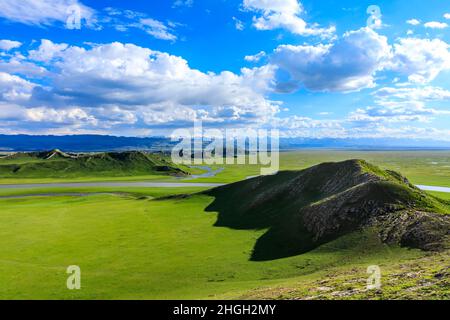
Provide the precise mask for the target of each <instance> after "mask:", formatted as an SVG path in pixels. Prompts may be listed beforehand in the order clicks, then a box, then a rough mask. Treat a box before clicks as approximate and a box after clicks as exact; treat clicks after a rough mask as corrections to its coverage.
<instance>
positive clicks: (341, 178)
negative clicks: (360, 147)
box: [207, 160, 450, 260]
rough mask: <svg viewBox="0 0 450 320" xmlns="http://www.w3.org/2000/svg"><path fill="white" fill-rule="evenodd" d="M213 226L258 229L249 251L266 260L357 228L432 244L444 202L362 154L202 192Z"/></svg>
mask: <svg viewBox="0 0 450 320" xmlns="http://www.w3.org/2000/svg"><path fill="white" fill-rule="evenodd" d="M207 194H208V195H210V196H213V197H215V200H214V201H213V203H212V204H211V205H210V206H209V207H208V208H207V211H215V212H219V216H218V220H217V222H216V226H223V227H230V228H235V229H265V228H267V229H268V231H267V232H266V233H265V234H264V235H263V236H262V237H261V238H259V239H258V240H257V242H256V245H255V247H254V251H253V255H252V259H254V260H271V259H277V258H282V257H288V256H292V255H297V254H301V253H304V252H307V251H310V250H312V249H314V248H316V247H317V246H319V245H321V244H324V243H326V242H329V241H332V240H334V239H337V238H338V237H340V236H342V235H345V234H348V233H351V232H355V231H358V230H361V229H371V230H373V231H374V232H377V233H378V234H379V236H380V238H381V239H382V240H383V241H384V242H386V243H389V244H399V245H402V246H407V247H411V248H420V249H423V250H439V249H442V248H443V247H445V246H446V245H447V243H448V238H449V235H450V219H449V218H450V215H448V213H450V204H449V203H448V202H445V201H442V200H439V199H437V198H435V197H433V196H431V195H428V194H426V193H424V192H422V191H421V190H419V189H417V188H416V187H415V186H413V185H412V184H410V183H409V181H408V180H407V179H406V178H405V177H402V176H401V175H400V174H398V173H396V172H393V171H384V170H381V169H380V168H377V167H375V166H372V165H370V164H369V163H367V162H365V161H362V160H350V161H345V162H339V163H324V164H321V165H318V166H314V167H311V168H309V169H306V170H303V171H284V172H280V173H278V174H276V175H273V176H265V177H258V178H254V179H250V180H246V181H241V182H238V183H234V184H231V185H226V186H223V187H219V188H216V189H213V190H210V191H208V192H207Z"/></svg>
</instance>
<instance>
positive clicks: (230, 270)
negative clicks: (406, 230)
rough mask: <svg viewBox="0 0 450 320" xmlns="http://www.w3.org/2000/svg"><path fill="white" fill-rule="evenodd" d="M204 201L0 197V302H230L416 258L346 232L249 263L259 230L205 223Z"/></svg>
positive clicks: (210, 216)
mask: <svg viewBox="0 0 450 320" xmlns="http://www.w3.org/2000/svg"><path fill="white" fill-rule="evenodd" d="M178 191H181V190H178ZM184 191H185V192H193V190H184ZM148 192H149V193H148V194H149V195H156V196H157V195H163V194H165V195H167V194H169V193H171V192H172V191H167V192H164V193H163V194H161V193H160V191H159V190H150V191H148ZM211 201H212V198H211V197H208V196H204V195H195V196H193V197H191V198H188V199H176V198H175V199H166V200H148V199H142V198H136V197H133V196H126V195H122V196H117V195H95V196H91V197H53V198H43V197H36V198H26V199H0V206H1V208H2V210H1V212H0V241H1V242H2V243H3V244H7V245H3V246H2V249H1V250H0V283H1V284H2V285H1V286H0V298H1V299H8V298H19V299H59V298H62V299H115V298H117V299H135V298H137V299H168V298H173V299H186V298H192V299H211V298H213V299H214V298H238V297H241V296H243V295H249V294H253V293H252V292H254V291H255V290H261V289H262V288H268V287H272V286H274V285H277V284H280V283H281V284H283V283H286V282H290V281H292V283H295V282H298V281H303V279H304V281H307V280H308V279H314V278H317V277H320V274H322V272H323V270H328V269H329V268H332V269H333V268H337V270H339V272H344V271H346V270H350V269H355V268H356V269H358V270H360V271H361V270H362V271H364V270H365V268H367V266H368V265H370V264H390V263H392V262H396V263H401V262H407V261H410V260H411V259H416V258H419V257H423V256H424V253H422V252H420V251H418V250H407V249H401V248H398V247H389V246H386V245H384V244H381V243H380V242H379V241H378V240H377V239H376V237H374V236H373V235H372V234H370V233H361V234H360V233H355V234H351V235H349V236H346V237H343V238H340V239H338V240H336V241H333V242H331V243H328V244H327V245H324V246H322V247H320V248H318V249H316V250H314V251H311V252H309V253H307V254H303V255H299V256H296V257H291V258H286V259H279V260H273V261H266V262H255V261H250V259H249V257H250V254H251V250H252V247H253V245H254V243H255V241H256V239H257V238H258V237H259V236H260V235H261V234H262V233H264V232H265V230H231V229H228V228H219V227H213V225H214V223H215V221H216V219H217V214H215V213H206V212H205V208H206V207H207V206H208V205H209V204H210V203H211ZM69 265H78V266H80V267H81V270H82V289H81V290H79V291H70V290H68V289H67V288H66V278H67V274H66V273H65V271H66V268H67V266H69ZM255 292H256V291H255Z"/></svg>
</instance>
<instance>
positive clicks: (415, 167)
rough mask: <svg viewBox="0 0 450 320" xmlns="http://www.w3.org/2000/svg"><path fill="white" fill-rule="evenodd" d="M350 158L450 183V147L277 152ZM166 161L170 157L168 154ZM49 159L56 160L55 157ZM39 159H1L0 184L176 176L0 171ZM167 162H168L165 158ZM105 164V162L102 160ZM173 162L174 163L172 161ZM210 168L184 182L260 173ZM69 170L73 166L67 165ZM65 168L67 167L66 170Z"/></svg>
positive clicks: (250, 168)
mask: <svg viewBox="0 0 450 320" xmlns="http://www.w3.org/2000/svg"><path fill="white" fill-rule="evenodd" d="M349 159H363V160H366V161H368V162H370V163H372V164H374V165H377V166H379V167H381V168H382V169H390V170H395V171H397V172H400V173H402V174H403V175H405V176H407V177H408V179H409V180H410V181H411V182H412V183H414V184H423V185H430V186H441V187H450V151H339V150H304V151H289V152H281V153H280V169H281V170H300V169H305V168H308V167H310V166H313V165H316V164H319V163H323V162H335V161H343V160H349ZM164 160H165V161H170V160H169V159H168V158H165V159H164ZM50 161H58V159H57V158H55V159H51V160H50ZM36 162H40V163H42V162H43V160H42V159H33V158H30V157H27V156H22V157H17V158H15V159H9V160H7V159H0V184H16V183H51V182H89V181H145V180H146V181H155V180H160V181H171V180H175V177H173V176H170V175H164V174H162V173H161V172H154V171H149V170H148V168H147V167H144V168H141V169H139V170H135V171H125V172H124V173H123V172H120V170H119V173H118V172H117V170H112V169H107V170H106V169H105V170H104V171H101V172H93V171H92V170H91V171H90V170H85V168H84V169H83V170H82V172H80V170H78V171H73V172H74V173H70V174H69V173H67V172H62V171H60V170H57V169H53V170H52V171H51V174H49V173H48V172H47V171H45V170H44V171H45V172H44V171H38V172H32V174H29V175H22V176H20V175H14V174H11V173H8V174H5V173H3V174H2V171H1V167H2V166H4V165H8V166H11V165H14V164H16V165H17V164H22V165H23V164H29V165H36ZM166 164H167V162H166ZM105 165H106V164H105ZM171 166H173V164H171ZM178 167H180V168H181V169H182V170H183V171H186V172H189V173H191V174H199V173H202V172H204V171H202V170H201V169H198V168H189V167H187V166H178ZM211 167H212V168H213V169H218V168H225V170H224V171H223V172H221V173H219V174H217V175H216V176H214V177H209V178H201V179H195V180H190V181H187V182H195V181H198V182H220V183H230V182H235V181H240V180H243V179H245V178H247V177H249V176H256V175H259V174H260V166H259V165H248V164H246V165H236V164H234V165H227V164H219V165H212V166H211ZM70 170H72V169H70ZM66 171H67V170H66Z"/></svg>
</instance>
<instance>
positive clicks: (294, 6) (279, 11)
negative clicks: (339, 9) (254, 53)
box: [243, 0, 336, 37]
mask: <svg viewBox="0 0 450 320" xmlns="http://www.w3.org/2000/svg"><path fill="white" fill-rule="evenodd" d="M243 8H244V9H246V10H248V11H253V12H256V13H258V15H257V16H254V17H253V25H254V27H255V28H256V29H258V30H274V29H286V30H288V31H290V32H292V33H294V34H298V35H302V36H312V35H316V36H322V37H330V36H331V35H332V34H333V33H334V32H335V31H336V28H335V27H334V26H331V27H328V28H321V27H319V26H317V24H312V25H310V26H309V25H308V23H306V21H305V20H304V19H302V18H301V17H300V15H301V14H303V13H304V10H303V6H302V4H301V3H300V2H299V1H297V0H244V2H243Z"/></svg>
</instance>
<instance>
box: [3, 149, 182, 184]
mask: <svg viewBox="0 0 450 320" xmlns="http://www.w3.org/2000/svg"><path fill="white" fill-rule="evenodd" d="M152 174H159V175H177V176H178V175H179V176H183V175H188V174H189V173H188V172H187V171H185V170H184V168H182V167H180V166H177V165H176V164H174V163H173V162H172V161H171V160H170V158H168V157H166V156H164V155H162V154H159V153H158V154H150V153H144V152H139V151H130V152H104V153H92V154H87V153H85V154H75V153H66V152H62V151H60V150H58V149H55V150H51V151H43V152H26V153H14V154H11V155H8V156H5V157H2V158H0V177H3V178H60V177H79V176H97V175H100V176H111V177H114V176H137V175H152Z"/></svg>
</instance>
